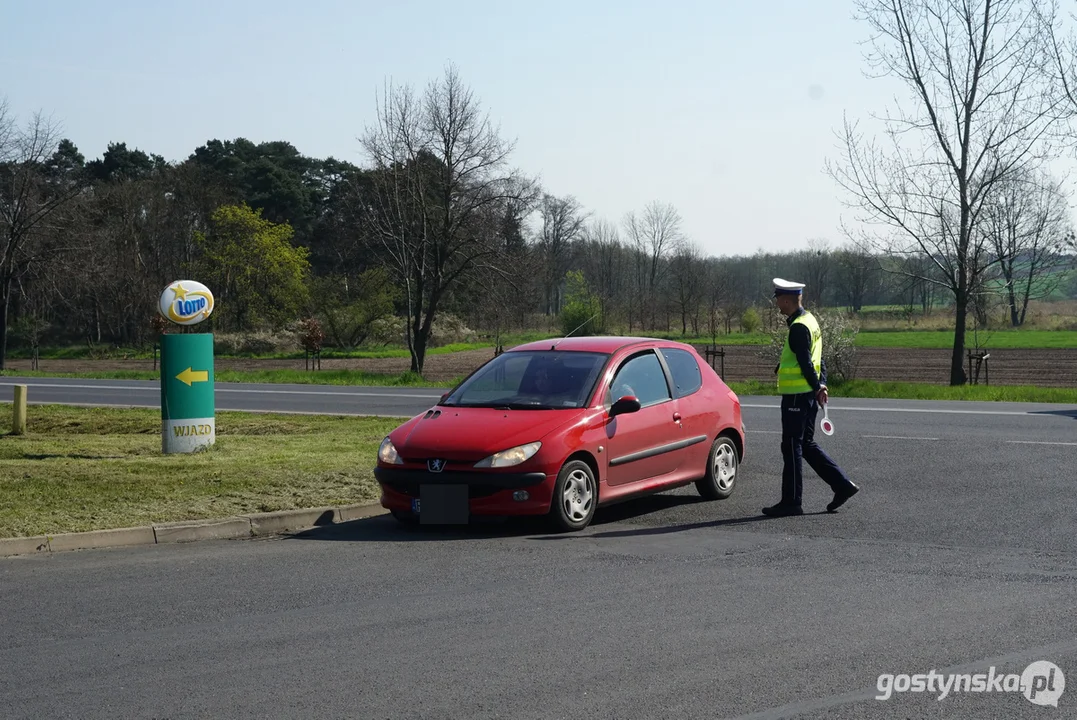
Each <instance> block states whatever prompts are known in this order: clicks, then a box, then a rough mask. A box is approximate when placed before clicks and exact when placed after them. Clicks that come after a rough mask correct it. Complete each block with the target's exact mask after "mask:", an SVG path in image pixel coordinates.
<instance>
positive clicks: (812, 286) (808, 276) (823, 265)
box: [796, 238, 834, 308]
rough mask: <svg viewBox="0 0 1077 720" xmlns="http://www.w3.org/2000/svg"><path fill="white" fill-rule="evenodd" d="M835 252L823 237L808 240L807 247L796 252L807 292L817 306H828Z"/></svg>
mask: <svg viewBox="0 0 1077 720" xmlns="http://www.w3.org/2000/svg"><path fill="white" fill-rule="evenodd" d="M832 256H833V253H832V252H831V249H830V243H829V242H827V241H826V240H823V239H818V238H816V239H812V240H809V241H808V244H807V247H806V248H805V249H804V250H801V251H800V252H798V253H797V254H796V261H797V264H798V265H799V266H800V267H801V268H802V272H803V277H804V282H805V283H806V284H807V286H808V290H807V294H808V297H809V298H812V300H813V302H812V305H813V306H815V307H816V308H821V307H826V302H827V298H826V294H827V291H828V290H829V289H830V276H831V270H832V269H833V264H834V262H833V257H832Z"/></svg>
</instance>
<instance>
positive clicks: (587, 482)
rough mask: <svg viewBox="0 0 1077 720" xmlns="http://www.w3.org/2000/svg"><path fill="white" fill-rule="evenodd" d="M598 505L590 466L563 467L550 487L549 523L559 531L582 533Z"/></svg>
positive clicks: (580, 463) (574, 463)
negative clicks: (551, 490)
mask: <svg viewBox="0 0 1077 720" xmlns="http://www.w3.org/2000/svg"><path fill="white" fill-rule="evenodd" d="M597 504H598V482H597V481H596V480H595V474H594V472H593V471H592V470H591V466H590V465H588V464H587V463H585V462H583V461H582V460H572V461H570V462H567V463H565V465H564V467H562V468H561V472H560V473H558V475H557V483H556V485H555V486H554V494H553V503H552V507H551V508H550V519H551V520H552V521H553V524H554V526H555V527H557V528H558V529H559V530H564V531H574V530H582V529H583V528H585V527H587V525H588V524H589V523H590V522H591V518H593V517H594V515H595V507H596V506H597Z"/></svg>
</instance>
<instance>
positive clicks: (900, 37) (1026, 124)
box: [827, 0, 1060, 385]
mask: <svg viewBox="0 0 1077 720" xmlns="http://www.w3.org/2000/svg"><path fill="white" fill-rule="evenodd" d="M857 6H858V8H859V10H860V17H861V19H863V20H864V21H865V22H866V23H867V24H868V25H869V26H870V27H871V29H872V30H873V34H874V36H873V39H872V47H873V52H872V53H870V54H869V55H868V57H867V61H868V63H869V65H870V67H872V68H874V69H877V70H878V71H879V73H880V75H882V76H889V77H891V78H896V79H897V80H899V81H900V82H901V83H902V84H904V85H905V86H906V88H907V90H908V91H909V92H910V93H911V95H912V96H913V97H914V98H915V100H914V102H913V103H912V105H913V108H912V109H910V110H905V111H898V112H897V113H896V114H895V115H893V116H890V117H885V118H883V119H882V120H883V122H884V123H885V126H886V139H887V142H886V145H887V146H888V147H886V148H884V147H881V146H880V144H876V143H875V142H865V140H864V139H863V135H862V133H861V132H860V131H859V130H858V128H857V125H856V124H855V123H850V122H848V121H846V123H845V128H844V133H843V141H844V143H843V144H844V148H843V158H842V162H840V163H837V164H834V163H828V164H827V169H828V171H829V173H830V175H831V176H832V177H833V178H834V179H835V180H836V181H837V182H838V183H839V185H840V186H841V187H842V188H844V189H845V190H846V191H847V192H848V193H849V195H850V198H851V200H850V202H849V204H850V206H851V207H854V208H856V209H858V210H860V211H862V213H863V218H862V219H863V220H864V221H865V222H867V223H869V224H876V225H880V226H881V228H882V229H881V232H880V233H879V235H878V236H877V237H876V238H874V239H875V240H876V244H877V245H878V246H880V247H881V248H882V249H883V250H885V251H887V252H889V253H893V254H896V255H899V256H910V255H920V256H923V257H926V258H928V259H929V261H930V262H931V263H932V264H933V265H934V266H935V267H936V268H937V269H938V271H939V275H938V278H937V279H936V278H930V281H932V282H939V283H940V284H942V286H943V287H945V288H946V290H948V291H949V292H950V293H951V294H952V295H953V297H954V303H955V318H954V319H955V334H954V345H953V353H952V357H951V366H950V384H951V385H960V384H963V383H964V382H965V371H964V348H965V325H966V314H967V312H968V310H969V303H970V300H971V296H970V293H971V291H972V290H973V289H974V288H975V287H976V286H977V284H978V282H979V277H980V275H981V274H982V273H983V272H984V271H985V270H986V264H987V263H989V262H990V260H989V259H988V254H987V253H986V252H984V249H985V248H984V246H983V243H984V242H985V240H984V234H983V233H982V232H981V231H980V226H981V225H982V223H983V222H984V217H983V207H984V203H985V200H986V198H987V197H989V195H990V193H991V192H992V189H993V187H994V186H995V185H996V184H997V183H999V182H1001V181H1003V180H1005V179H1007V178H1009V177H1011V176H1013V175H1014V174H1015V173H1018V172H1021V171H1023V170H1025V169H1028V168H1030V167H1034V166H1035V165H1036V164H1037V163H1038V162H1040V161H1041V160H1042V159H1044V158H1045V157H1047V156H1048V155H1049V154H1050V151H1051V148H1050V147H1049V145H1050V142H1049V141H1050V131H1051V129H1052V128H1053V127H1054V126H1055V123H1056V122H1057V120H1058V119H1059V105H1060V101H1059V99H1058V97H1057V94H1056V93H1053V92H1052V81H1051V78H1050V73H1049V72H1047V70H1048V69H1049V68H1048V67H1047V64H1048V63H1049V60H1048V59H1047V58H1048V51H1049V49H1050V32H1049V24H1048V22H1047V19H1048V18H1050V17H1052V16H1053V11H1052V10H1051V8H1050V7H1049V4H1048V0H963V1H960V2H959V1H958V0H858V1H857ZM867 237H869V238H871V236H870V235H868V236H867ZM923 279H925V280H928V279H929V278H923Z"/></svg>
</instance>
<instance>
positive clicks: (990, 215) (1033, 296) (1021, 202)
mask: <svg viewBox="0 0 1077 720" xmlns="http://www.w3.org/2000/svg"><path fill="white" fill-rule="evenodd" d="M985 217H986V222H985V223H984V229H983V231H984V232H985V233H986V235H987V242H989V243H990V245H991V247H992V249H993V251H994V254H995V255H996V256H997V257H998V270H999V275H1000V279H1001V280H1002V286H1003V293H1004V295H1005V302H1006V305H1007V307H1008V309H1009V312H1010V323H1011V324H1012V325H1013V326H1014V327H1018V326H1020V325H1023V324H1024V322H1025V314H1026V312H1027V311H1028V303H1029V301H1030V300H1038V299H1041V298H1045V297H1050V295H1051V294H1052V293H1053V292H1054V291H1055V289H1056V288H1057V287H1058V285H1059V283H1060V282H1061V279H1062V274H1061V273H1060V272H1058V271H1059V270H1062V269H1063V268H1064V267H1065V266H1067V265H1068V264H1069V262H1070V258H1069V257H1067V256H1066V255H1065V251H1066V243H1067V240H1068V239H1069V237H1070V236H1071V234H1072V229H1071V224H1070V218H1069V205H1068V203H1067V201H1066V196H1065V193H1064V191H1063V189H1062V185H1061V183H1059V182H1058V181H1056V180H1053V179H1051V178H1050V177H1049V176H1047V175H1044V174H1040V173H1037V174H1029V175H1028V176H1019V177H1014V178H1011V179H1009V180H1007V181H1006V182H1004V183H999V184H998V185H996V186H995V191H994V192H993V193H992V196H991V199H990V202H989V203H988V205H987V207H986V210H985Z"/></svg>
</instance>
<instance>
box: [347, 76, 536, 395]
mask: <svg viewBox="0 0 1077 720" xmlns="http://www.w3.org/2000/svg"><path fill="white" fill-rule="evenodd" d="M383 102H384V104H382V103H381V102H379V111H378V122H377V124H376V125H374V126H373V127H370V128H368V129H367V131H366V133H365V134H364V135H363V137H362V138H361V142H362V145H363V147H364V149H365V150H366V152H367V153H368V154H369V155H370V157H371V160H372V162H373V164H374V171H375V172H374V173H373V178H372V180H371V185H372V191H371V192H369V193H367V197H366V198H365V200H364V203H363V209H364V211H365V212H364V213H363V217H364V219H365V220H366V223H367V227H368V229H369V231H370V233H371V235H372V240H373V242H374V244H375V246H376V247H378V248H380V250H382V251H383V252H384V253H385V255H386V256H387V258H388V262H389V264H390V266H391V267H392V268H393V270H394V271H395V272H396V274H397V275H398V276H399V280H400V281H401V284H402V285H403V291H404V297H405V301H406V303H407V315H408V317H407V343H408V350H409V351H410V354H411V370H412V371H413V372H416V373H419V374H422V372H423V365H424V362H425V359H426V348H427V343H428V340H429V337H430V331H431V327H432V325H433V321H434V318H435V316H436V315H437V312H438V308H439V306H440V305H441V303H442V302H443V300H445V298H446V295H447V294H448V292H449V291H450V290H451V289H452V287H453V286H454V284H455V283H457V282H458V281H459V280H460V279H461V277H463V276H464V275H465V274H466V273H468V272H469V271H471V270H473V269H474V268H476V267H478V266H486V267H488V268H498V269H500V264H501V263H499V258H500V257H501V254H500V252H499V250H500V248H499V246H498V242H497V237H496V233H492V232H491V229H490V224H489V222H488V220H489V212H487V211H489V210H491V209H492V208H496V207H497V206H498V205H499V204H500V203H503V202H505V201H508V200H512V199H519V198H520V197H521V196H523V195H525V194H527V193H528V192H530V191H531V188H532V187H533V184H532V183H530V182H529V181H526V180H524V179H523V178H521V177H520V176H519V174H518V173H516V172H515V171H511V170H508V169H507V168H506V165H507V163H508V158H509V155H510V153H511V151H512V149H513V144H511V143H508V142H506V141H504V140H502V139H501V137H500V134H499V131H498V129H497V128H495V127H494V126H493V125H492V124H491V122H490V119H489V117H488V116H486V115H484V114H483V113H482V110H481V108H480V104H479V102H478V101H477V100H476V99H475V98H474V96H473V94H472V92H471V90H470V89H468V88H467V87H465V85H464V83H463V81H462V80H461V79H460V76H459V74H458V73H457V71H456V69H455V68H454V67H452V66H449V67H448V68H447V69H446V71H445V74H444V77H443V78H442V79H441V80H439V81H435V82H433V83H431V84H430V85H429V86H428V87H427V90H426V92H425V94H424V95H423V96H422V97H421V98H417V97H416V95H415V93H414V92H413V90H412V89H411V88H409V87H404V88H402V89H390V90H388V91H387V92H386V95H385V98H384V101H383Z"/></svg>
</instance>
